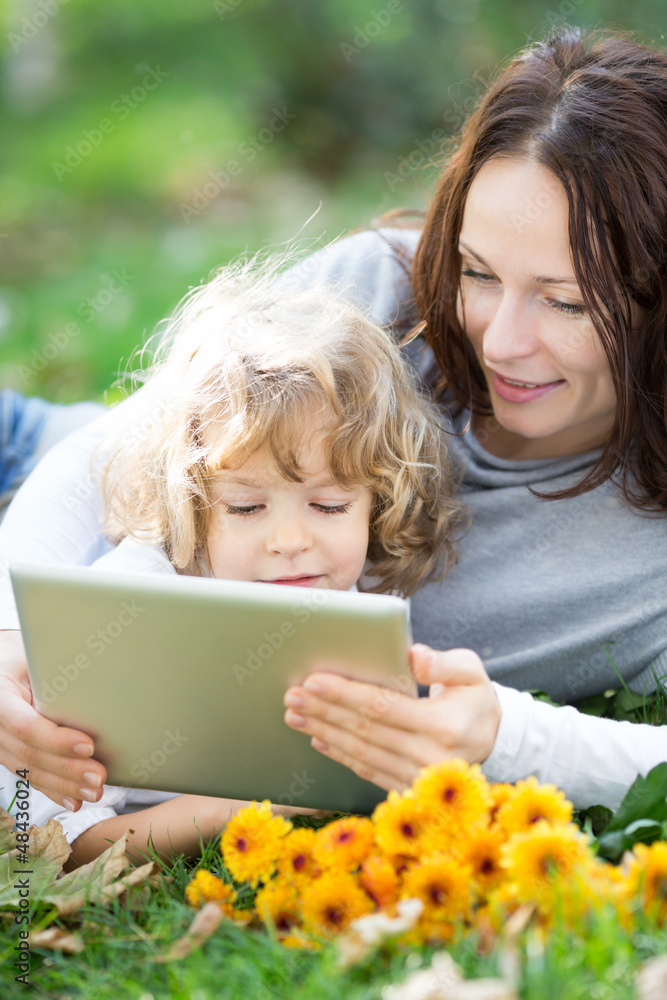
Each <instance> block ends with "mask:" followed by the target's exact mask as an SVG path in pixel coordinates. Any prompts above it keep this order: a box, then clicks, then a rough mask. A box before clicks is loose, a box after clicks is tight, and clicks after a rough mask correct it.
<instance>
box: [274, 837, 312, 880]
mask: <svg viewBox="0 0 667 1000" xmlns="http://www.w3.org/2000/svg"><path fill="white" fill-rule="evenodd" d="M314 846H315V831H314V830H311V829H310V828H309V827H306V826H302V827H299V828H298V829H297V830H292V831H291V833H288V834H287V836H286V837H284V838H283V841H282V846H281V851H280V856H279V857H278V861H277V868H278V874H279V875H282V876H284V878H286V879H287V880H288V881H290V882H292V883H293V885H295V886H297V887H302V886H305V885H308V883H309V882H310V881H311V879H312V878H314V877H315V876H316V875H319V874H320V870H319V868H318V867H317V865H316V864H315V861H314V859H313V847H314Z"/></svg>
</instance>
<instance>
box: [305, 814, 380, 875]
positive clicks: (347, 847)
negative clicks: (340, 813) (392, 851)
mask: <svg viewBox="0 0 667 1000" xmlns="http://www.w3.org/2000/svg"><path fill="white" fill-rule="evenodd" d="M374 840H375V827H374V826H373V824H372V822H371V821H370V820H369V819H368V818H367V817H365V816H345V817H344V818H343V819H337V820H334V822H333V823H329V824H328V825H327V826H323V827H321V828H320V829H319V830H318V831H317V834H316V836H315V846H314V848H313V858H314V859H315V861H316V863H317V864H319V865H321V866H322V868H336V869H339V870H341V871H352V870H353V869H355V868H358V867H359V865H360V864H361V862H362V861H363V860H364V858H365V857H366V856H367V854H368V852H369V851H370V849H371V847H372V846H373V841H374Z"/></svg>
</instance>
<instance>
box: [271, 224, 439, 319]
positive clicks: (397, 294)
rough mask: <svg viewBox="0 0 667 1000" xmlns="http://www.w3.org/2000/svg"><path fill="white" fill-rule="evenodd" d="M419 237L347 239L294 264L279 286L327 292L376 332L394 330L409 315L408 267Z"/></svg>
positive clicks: (394, 233) (396, 234)
mask: <svg viewBox="0 0 667 1000" xmlns="http://www.w3.org/2000/svg"><path fill="white" fill-rule="evenodd" d="M420 235H421V234H420V230H419V229H399V228H382V229H366V230H362V231H360V232H357V233H352V234H351V235H350V236H346V237H343V238H342V239H339V240H336V241H334V242H333V243H329V244H328V245H327V246H325V247H323V248H322V249H321V250H317V251H316V252H315V253H313V254H311V255H310V256H309V257H307V258H305V259H304V260H301V261H299V263H298V264H296V265H295V266H294V267H292V268H291V269H290V270H289V271H287V272H285V274H284V275H283V276H282V279H281V280H282V281H284V282H288V283H289V284H290V285H292V283H294V286H295V287H298V288H306V287H310V286H312V285H317V284H326V285H329V286H332V287H333V288H334V289H335V290H336V291H337V292H339V293H340V294H341V295H342V296H343V297H344V298H347V299H349V300H350V301H351V302H353V303H354V304H355V305H357V306H360V307H361V308H362V309H365V310H366V311H367V312H368V314H369V316H370V318H371V319H372V320H373V321H374V322H376V323H378V324H379V325H380V326H393V325H396V324H397V323H400V322H401V321H402V317H404V316H405V314H406V312H409V311H410V310H409V307H410V306H411V304H412V286H411V281H410V271H411V262H412V257H413V254H414V251H415V248H416V246H417V243H418V241H419V237H420ZM410 322H412V319H410Z"/></svg>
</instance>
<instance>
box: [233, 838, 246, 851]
mask: <svg viewBox="0 0 667 1000" xmlns="http://www.w3.org/2000/svg"><path fill="white" fill-rule="evenodd" d="M236 850H237V851H247V850H248V841H247V840H246V838H245V837H237V838H236Z"/></svg>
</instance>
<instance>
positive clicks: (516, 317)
mask: <svg viewBox="0 0 667 1000" xmlns="http://www.w3.org/2000/svg"><path fill="white" fill-rule="evenodd" d="M537 345H538V341H537V338H536V336H535V321H534V318H533V317H531V315H530V310H529V309H528V308H527V306H526V304H525V303H524V302H523V301H521V300H520V299H518V298H516V297H515V296H512V295H509V294H508V293H505V294H504V295H503V297H502V299H501V300H500V302H499V303H498V306H497V308H496V310H495V313H494V314H493V316H492V317H491V318H490V320H489V322H488V324H487V326H486V329H485V331H484V337H483V351H484V360H485V361H488V362H490V363H491V364H502V363H504V362H509V361H512V360H514V359H518V358H525V357H529V356H530V355H531V354H534V353H535V350H536V347H537Z"/></svg>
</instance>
